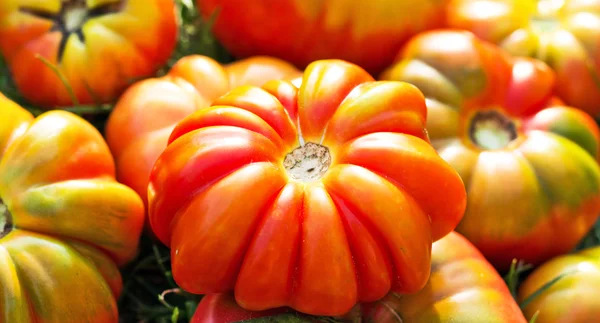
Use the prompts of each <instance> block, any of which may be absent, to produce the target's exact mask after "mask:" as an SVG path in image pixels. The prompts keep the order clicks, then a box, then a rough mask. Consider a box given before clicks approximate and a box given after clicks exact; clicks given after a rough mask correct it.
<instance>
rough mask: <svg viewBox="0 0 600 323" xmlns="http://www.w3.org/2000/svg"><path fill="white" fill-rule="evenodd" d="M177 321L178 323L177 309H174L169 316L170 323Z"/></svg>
mask: <svg viewBox="0 0 600 323" xmlns="http://www.w3.org/2000/svg"><path fill="white" fill-rule="evenodd" d="M177 321H179V307H175V308H174V309H173V314H171V323H177Z"/></svg>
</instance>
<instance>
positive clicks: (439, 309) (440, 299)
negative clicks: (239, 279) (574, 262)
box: [192, 232, 526, 323]
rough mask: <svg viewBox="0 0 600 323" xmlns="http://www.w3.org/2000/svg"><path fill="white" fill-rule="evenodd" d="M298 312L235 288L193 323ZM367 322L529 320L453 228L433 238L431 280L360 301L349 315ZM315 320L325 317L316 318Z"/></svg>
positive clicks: (211, 298)
mask: <svg viewBox="0 0 600 323" xmlns="http://www.w3.org/2000/svg"><path fill="white" fill-rule="evenodd" d="M286 313H292V312H291V311H290V310H289V309H287V308H283V307H282V308H277V309H273V310H270V311H261V312H251V311H247V310H244V309H243V308H241V307H239V306H238V305H237V304H236V302H235V299H234V297H233V295H232V294H231V293H222V294H209V295H206V296H204V298H202V300H201V301H200V304H199V305H198V308H197V310H196V313H194V317H193V319H192V323H217V322H218V323H231V322H239V321H242V320H249V319H253V318H258V317H278V320H272V321H273V322H275V321H277V322H279V321H282V322H286V321H285V319H283V315H285V314H286ZM356 317H362V318H361V320H360V321H359V322H365V323H393V322H404V323H419V322H423V323H435V322H439V323H445V322H473V323H479V322H486V323H525V322H526V321H525V318H524V317H523V313H521V309H520V308H519V306H518V305H517V303H516V302H515V300H514V299H513V297H512V295H511V294H510V292H509V290H508V287H507V286H506V284H505V282H504V280H503V279H502V277H500V275H498V273H497V272H496V270H495V269H494V267H492V265H491V264H490V263H489V262H488V261H487V260H485V258H484V257H483V256H482V255H481V253H480V252H479V251H478V250H477V248H475V247H474V246H473V245H472V244H471V243H469V241H467V240H466V239H465V238H464V237H462V236H461V235H460V234H458V233H456V232H451V233H449V234H448V235H446V236H445V237H444V238H442V239H440V240H438V241H437V242H435V243H434V244H433V247H432V251H431V275H430V277H429V281H428V282H427V285H425V287H424V288H423V289H421V290H420V291H419V292H417V293H415V294H411V295H399V294H396V293H393V292H392V293H389V294H388V295H386V296H385V297H384V298H383V299H381V300H378V301H376V302H372V303H368V304H360V305H357V306H356V307H355V308H354V309H353V310H352V311H351V312H349V313H347V314H346V315H344V318H346V319H348V320H349V321H352V322H356V320H353V318H354V319H356ZM315 322H320V320H317V319H316V318H315Z"/></svg>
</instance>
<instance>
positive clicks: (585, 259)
mask: <svg viewBox="0 0 600 323" xmlns="http://www.w3.org/2000/svg"><path fill="white" fill-rule="evenodd" d="M546 284H551V285H550V287H549V288H548V289H546V290H544V291H542V292H541V293H540V294H539V295H537V296H534V295H533V294H534V293H536V292H537V291H538V290H540V289H541V288H542V287H543V286H544V285H546ZM532 296H534V297H533V298H531V299H529V298H530V297H532ZM518 299H519V302H520V303H522V304H524V303H525V302H526V301H527V302H528V304H524V307H523V312H524V313H525V316H526V317H528V318H532V317H533V315H535V313H536V312H539V313H538V316H537V319H536V322H537V323H585V322H595V321H596V320H597V319H598V317H600V247H598V246H597V247H592V248H588V249H585V250H581V251H578V252H576V253H572V254H565V255H561V256H558V257H556V258H553V259H551V260H549V261H548V262H546V263H544V264H543V265H541V266H540V267H538V268H536V269H535V270H534V271H533V272H532V273H531V274H530V275H529V276H528V277H527V278H526V279H525V281H523V283H522V284H521V286H520V287H519V293H518Z"/></svg>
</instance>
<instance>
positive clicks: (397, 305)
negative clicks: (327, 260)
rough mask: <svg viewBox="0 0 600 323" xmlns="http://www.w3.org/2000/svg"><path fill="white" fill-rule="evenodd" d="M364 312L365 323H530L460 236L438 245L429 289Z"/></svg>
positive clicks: (394, 297)
mask: <svg viewBox="0 0 600 323" xmlns="http://www.w3.org/2000/svg"><path fill="white" fill-rule="evenodd" d="M363 308H364V314H363V315H364V319H363V322H365V323H392V322H405V323H412V322H414V323H419V322H422V323H438V322H439V323H445V322H472V323H479V322H486V323H526V321H525V317H523V313H521V309H520V308H519V306H518V305H517V303H516V302H515V300H514V299H513V297H512V295H511V294H510V291H509V290H508V287H507V286H506V283H505V282H504V280H503V279H502V277H501V276H500V275H498V273H497V272H496V270H495V269H494V267H493V266H492V265H491V264H490V263H489V262H488V261H487V260H486V259H485V258H484V257H483V255H482V254H481V252H479V250H477V248H475V246H473V245H472V244H471V243H470V242H469V241H468V240H467V239H465V238H464V237H463V236H461V235H460V234H458V233H456V232H451V233H450V234H448V235H447V236H445V237H444V238H442V239H440V240H439V241H437V242H435V243H434V244H433V247H432V251H431V276H430V277H429V281H428V282H427V285H425V288H423V289H422V290H421V291H419V292H417V293H416V294H412V295H398V294H396V293H390V294H388V295H387V296H386V297H385V298H383V299H381V300H379V301H377V302H374V303H371V304H366V305H364V306H363Z"/></svg>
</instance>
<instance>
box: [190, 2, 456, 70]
mask: <svg viewBox="0 0 600 323" xmlns="http://www.w3.org/2000/svg"><path fill="white" fill-rule="evenodd" d="M196 2H197V4H198V7H199V10H200V12H201V13H202V15H203V16H204V18H206V19H210V18H211V17H214V18H215V23H214V25H213V31H214V33H215V36H216V37H217V38H218V39H219V40H220V41H221V43H223V44H224V45H225V47H226V48H227V49H228V50H229V51H230V52H231V53H233V54H234V55H236V56H238V57H248V56H252V55H272V56H275V57H280V58H283V59H285V60H287V61H290V62H292V63H294V64H296V65H298V66H299V67H302V68H304V67H306V66H307V65H308V64H309V63H310V62H312V61H315V60H318V59H329V58H338V59H343V60H346V61H349V62H352V63H355V64H358V65H360V66H362V67H363V68H365V69H367V70H368V71H370V72H373V73H377V72H380V71H381V70H382V69H383V68H384V67H386V66H387V65H389V64H390V63H391V62H392V60H393V59H394V55H395V54H396V52H397V51H398V50H399V49H400V47H401V46H402V44H403V43H404V42H405V41H406V40H407V39H408V38H409V37H411V36H412V35H415V34H416V33H418V32H420V31H423V30H426V29H431V28H436V27H441V26H443V23H444V9H445V4H446V2H447V0H421V1H413V0H369V1H359V0H351V1H348V0H327V1H306V0H254V1H252V2H251V3H246V2H240V1H239V0H197V1H196Z"/></svg>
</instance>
